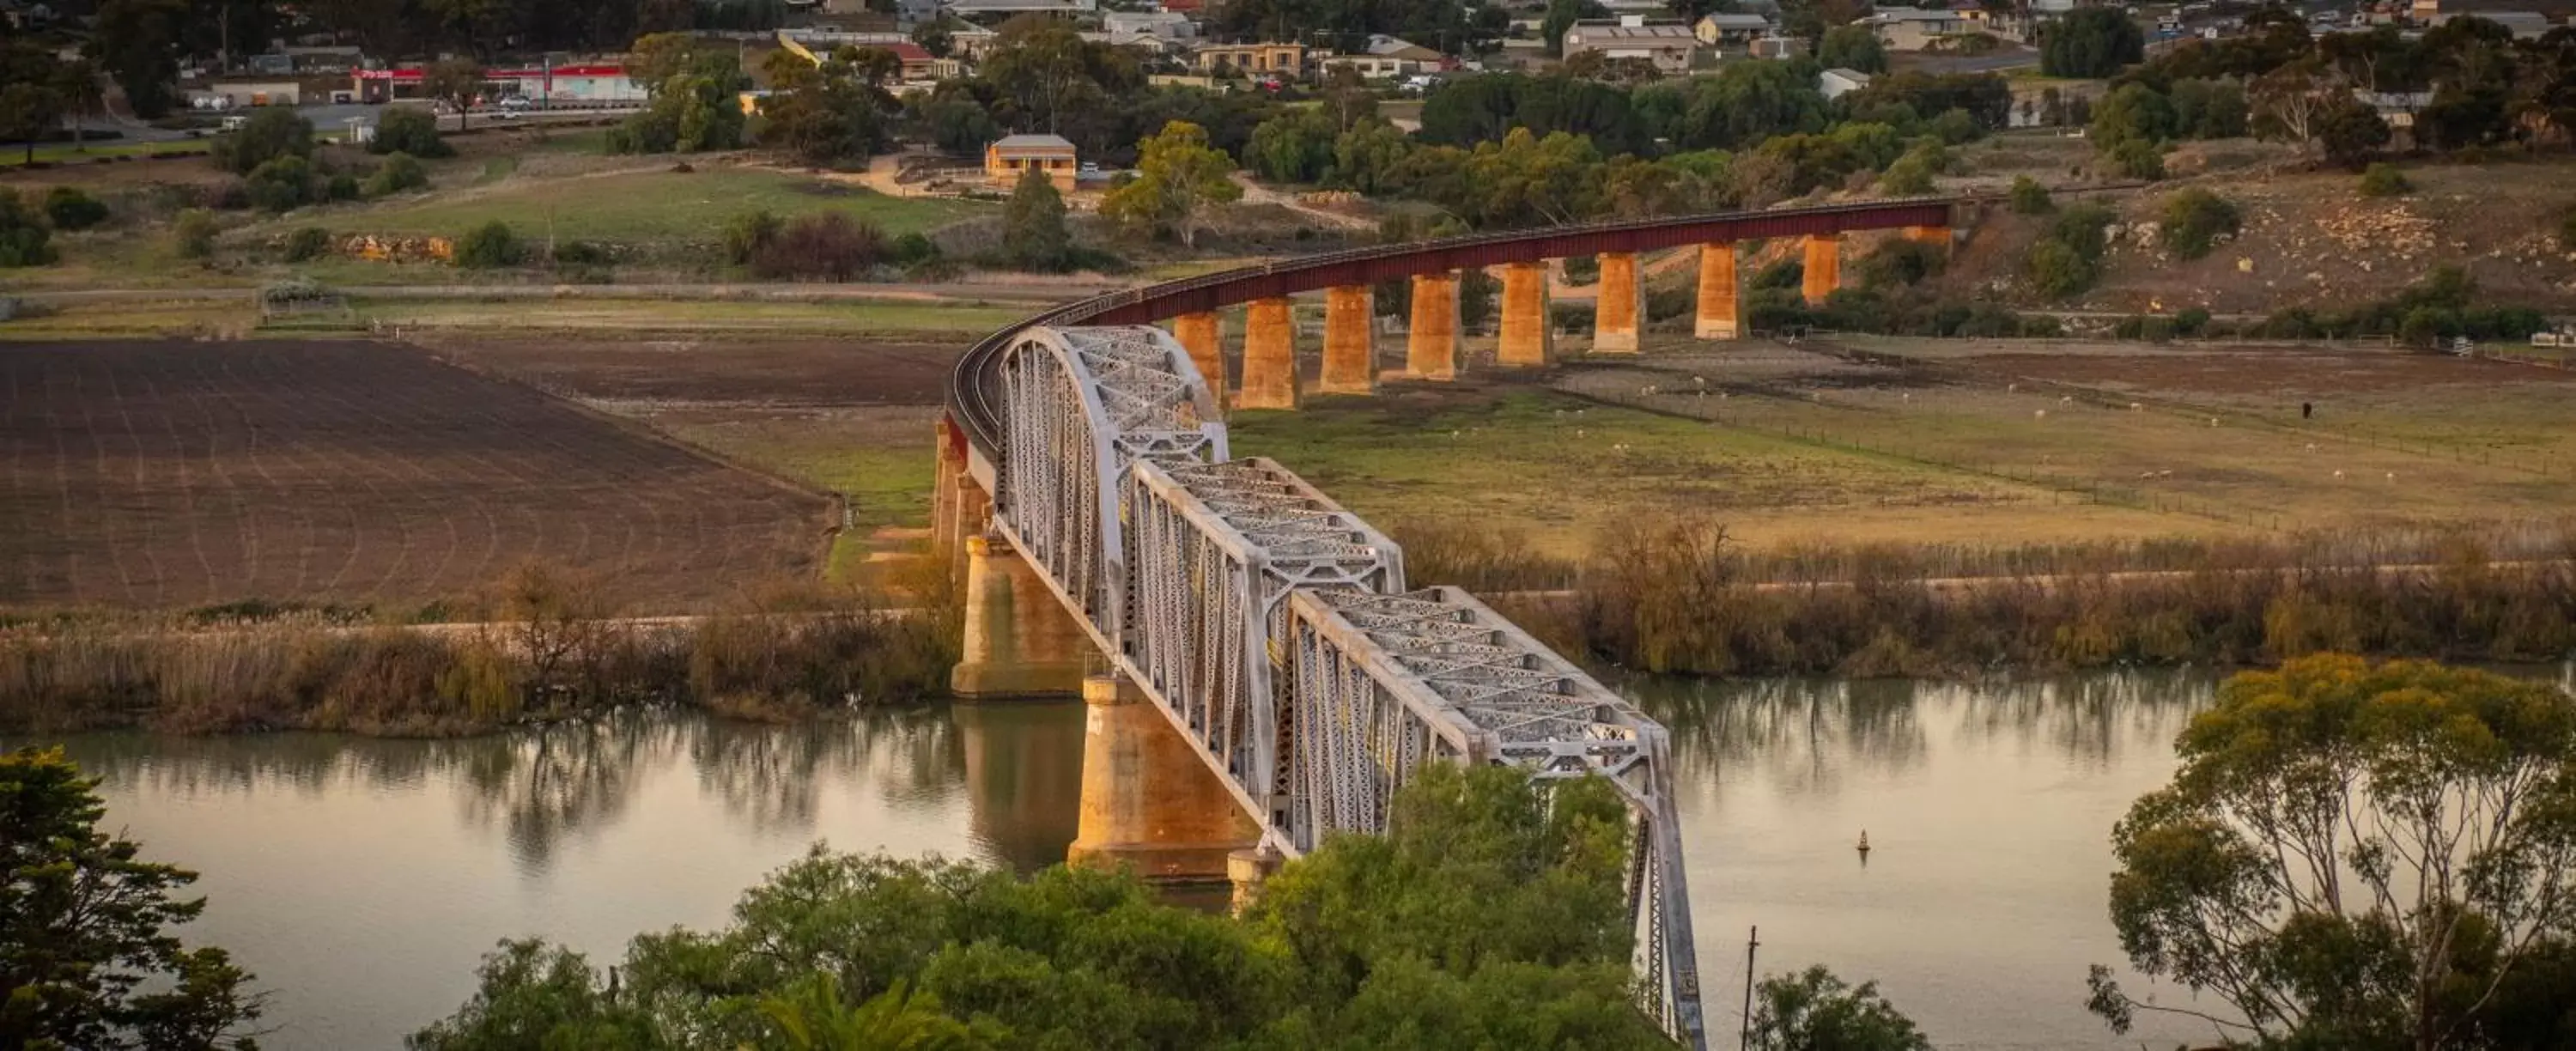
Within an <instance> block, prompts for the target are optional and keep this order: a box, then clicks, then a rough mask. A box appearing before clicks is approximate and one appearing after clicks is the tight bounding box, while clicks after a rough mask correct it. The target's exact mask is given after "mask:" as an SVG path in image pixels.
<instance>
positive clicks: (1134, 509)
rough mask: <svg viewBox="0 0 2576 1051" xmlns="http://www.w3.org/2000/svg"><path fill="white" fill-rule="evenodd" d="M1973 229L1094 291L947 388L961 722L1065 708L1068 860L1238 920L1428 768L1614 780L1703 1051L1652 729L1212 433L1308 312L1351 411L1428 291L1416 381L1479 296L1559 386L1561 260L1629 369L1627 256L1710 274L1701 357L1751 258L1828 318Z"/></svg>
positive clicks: (1640, 904)
mask: <svg viewBox="0 0 2576 1051" xmlns="http://www.w3.org/2000/svg"><path fill="white" fill-rule="evenodd" d="M1973 203H1974V202H1972V201H1970V200H1966V199H1905V200H1890V201H1872V202H1864V203H1852V204H1836V205H1825V206H1819V207H1807V208H1793V209H1780V210H1772V211H1754V212H1727V213H1717V214H1710V215H1695V216H1684V217H1675V218H1664V219H1646V220H1634V221H1623V222H1613V223H1602V224H1594V225H1585V226H1567V227H1556V228H1550V229H1541V230H1529V231H1516V232H1511V233H1499V234H1488V235H1479V236H1469V237H1458V238H1449V239H1444V240H1433V241H1424V242H1419V243H1412V244H1396V245H1383V246H1377V247H1372V248H1366V249H1360V250H1355V251H1346V252H1338V253H1332V254H1326V255H1318V256H1312V257H1306V258H1300V259H1294V260H1288V261H1284V262H1276V263H1269V264H1264V265H1260V266H1253V267H1245V268H1241V269H1235V270H1228V271H1224V272H1221V273H1214V274H1208V275H1203V276H1199V277H1192V278H1186V279H1182V280H1178V281H1170V282H1165V283H1162V284H1157V285H1151V286H1147V287H1142V288H1136V289H1129V290H1125V291H1120V292H1114V293H1109V294H1107V295H1102V296H1098V297H1095V298H1092V299H1087V300H1083V301H1081V302H1077V303H1072V304H1068V305H1065V306H1061V307H1058V308H1056V309H1054V310H1050V311H1048V312H1046V313H1043V314H1039V315H1037V316H1036V317H1032V318H1030V319H1028V320H1026V321H1024V322H1022V323H1020V324H1018V325H1015V326H1012V327H1010V328H1007V329H1004V330H1002V331H999V332H996V333H993V334H992V335H991V336H988V337H986V338H985V339H984V340H982V341H980V342H978V343H977V344H975V345H974V346H973V347H972V348H970V349H969V350H968V351H967V352H966V354H965V355H964V356H963V357H962V358H961V359H960V360H959V362H958V364H957V367H956V370H955V372H954V374H953V375H952V376H951V379H950V385H949V392H948V406H947V412H946V414H945V415H944V417H943V418H942V420H941V421H940V424H939V431H940V441H939V465H938V490H937V497H936V499H935V501H934V508H933V514H934V518H935V522H934V526H935V528H934V535H935V536H936V537H937V538H938V539H937V546H938V547H939V549H940V552H941V553H942V554H943V555H944V556H945V557H948V558H951V559H954V560H955V563H954V564H955V565H956V566H957V570H958V573H959V575H960V576H962V578H963V584H964V591H965V644H964V651H963V659H962V661H961V662H960V663H959V664H958V666H957V669H956V672H955V675H954V677H953V680H952V683H951V686H952V689H953V691H954V692H955V693H956V694H957V695H958V696H959V697H960V698H961V699H964V700H969V701H975V700H998V699H1005V698H1013V697H1028V696H1043V695H1069V694H1076V693H1078V694H1080V695H1081V696H1082V697H1083V699H1084V700H1085V702H1086V703H1087V704H1088V705H1089V718H1088V720H1087V723H1086V729H1085V736H1084V753H1083V771H1082V799H1081V803H1080V819H1079V825H1078V828H1077V832H1076V837H1075V840H1074V843H1073V846H1072V848H1071V850H1070V858H1069V860H1071V861H1073V862H1074V863H1077V864H1099V865H1131V866H1134V867H1135V868H1136V869H1137V870H1138V871H1139V872H1141V873H1142V874H1144V875H1145V876H1147V877H1149V878H1155V879H1164V880H1211V881H1212V880H1216V879H1226V880H1230V881H1232V883H1233V884H1234V887H1235V892H1236V901H1237V903H1238V904H1241V903H1243V902H1245V901H1248V900H1249V899H1250V898H1251V897H1252V896H1255V895H1257V894H1258V893H1259V888H1260V884H1261V882H1262V880H1263V879H1264V878H1265V877H1266V876H1267V875H1268V873H1269V872H1271V871H1273V870H1274V869H1275V868H1276V867H1277V865H1278V864H1280V862H1281V861H1282V860H1283V859H1285V858H1289V857H1294V856H1297V855H1300V854H1303V853H1304V852H1306V851H1309V850H1312V849H1314V848H1315V846H1317V845H1318V844H1319V843H1320V842H1321V841H1322V839H1323V838H1324V837H1325V836H1327V835H1330V834H1332V833H1334V832H1337V831H1345V830H1349V831H1383V830H1384V828H1385V823H1386V805H1387V801H1388V799H1389V798H1390V796H1391V795H1392V794H1393V793H1394V792H1395V790H1396V789H1397V788H1398V787H1400V786H1401V785H1402V784H1403V783H1404V782H1405V780H1406V779H1407V776H1408V775H1409V774H1410V773H1411V772H1412V771H1414V770H1416V769H1419V768H1420V767H1421V766H1422V765H1424V764H1427V763H1436V762H1446V763H1472V764H1505V765H1511V766H1515V767H1518V768H1520V769H1523V770H1526V771H1527V772H1528V773H1529V776H1531V777H1532V778H1534V779H1539V780H1552V779H1561V778H1570V777H1583V776H1601V777H1604V778H1607V779H1608V780H1609V781H1610V782H1611V783H1612V784H1613V785H1614V786H1616V787H1617V788H1618V789H1619V791H1620V792H1621V794H1622V796H1623V797H1624V798H1625V799H1626V800H1627V802H1628V806H1629V810H1630V814H1631V828H1630V842H1629V863H1628V900H1629V905H1630V915H1631V920H1632V933H1633V934H1634V935H1635V947H1636V948H1635V957H1634V959H1633V960H1632V964H1633V967H1634V970H1635V973H1636V976H1637V983H1636V998H1637V1004H1638V1007H1639V1009H1640V1010H1641V1011H1643V1012H1645V1014H1646V1015H1647V1016H1648V1017H1649V1018H1650V1019H1652V1020H1653V1021H1655V1022H1656V1023H1657V1024H1658V1025H1660V1026H1662V1027H1663V1029H1664V1031H1665V1032H1666V1033H1668V1034H1670V1035H1671V1036H1672V1037H1673V1038H1674V1039H1675V1040H1676V1041H1678V1042H1680V1043H1682V1044H1684V1045H1686V1046H1690V1047H1695V1048H1697V1047H1704V1046H1705V1045H1706V1035H1705V1031H1704V1026H1703V1024H1702V1019H1701V1010H1700V990H1699V980H1698V962H1697V959H1696V953H1695V950H1694V947H1693V939H1692V934H1691V925H1690V907H1689V897H1688V887H1687V885H1686V881H1685V879H1684V877H1683V867H1682V853H1681V843H1680V838H1679V832H1678V827H1677V826H1678V820H1677V815H1676V812H1675V810H1674V802H1673V796H1672V786H1671V780H1670V777H1671V775H1670V765H1669V755H1668V751H1667V749H1668V743H1667V738H1666V735H1665V732H1664V729H1663V727H1661V726H1659V725H1657V724H1656V723H1655V722H1654V721H1653V720H1651V719H1648V718H1646V717H1645V715H1644V714H1643V713H1641V712H1639V711H1638V710H1637V709H1636V708H1635V707H1634V706H1633V705H1631V704H1629V703H1628V702H1627V701H1626V700H1625V699H1624V698H1622V697H1620V696H1619V695H1618V694H1617V693H1615V692H1613V691H1611V690H1609V689H1608V688H1606V687H1604V686H1602V685H1601V684H1600V683H1599V682H1596V681H1594V680H1593V679H1592V678H1591V677H1590V676H1589V675H1587V674H1585V673H1584V672H1583V671H1582V670H1581V669H1579V668H1577V667H1576V666H1574V665H1573V664H1572V663H1571V662H1569V661H1567V660H1566V659H1565V658H1563V657H1561V656H1559V655H1557V654H1555V653H1553V652H1550V651H1549V650H1548V649H1547V648H1546V647H1544V646H1542V645H1540V644H1539V643H1538V642H1537V641H1536V640H1534V639H1532V638H1531V637H1530V636H1529V635H1528V634H1526V633H1524V632H1523V631H1521V630H1520V629H1519V628H1518V627H1516V626H1514V625H1512V624H1511V623H1510V622H1509V621H1507V620H1505V619H1504V618H1502V617H1501V616H1499V615H1497V614H1495V613H1494V611H1493V610H1491V609H1490V608H1487V607H1486V606H1485V605H1484V604H1483V603H1481V602H1479V601H1477V600H1476V599H1475V598H1474V597H1472V596H1470V595H1468V594H1467V593H1466V592H1464V591H1461V590H1459V589H1456V588H1451V587H1437V586H1430V587H1426V586H1423V585H1422V584H1421V583H1420V582H1416V581H1411V580H1409V579H1407V577H1406V575H1405V569H1404V556H1403V551H1402V549H1401V548H1400V547H1399V546H1398V545H1397V544H1396V543H1395V542H1394V541H1392V540H1390V539H1388V538H1387V537H1386V536H1385V535H1384V534H1382V533H1380V532H1379V531H1378V530H1376V529H1375V528H1373V527H1371V526H1370V525H1369V524H1368V523H1367V522H1365V521H1363V520H1361V519H1360V518H1359V517H1358V516H1357V515H1354V514H1352V513H1350V512H1349V511H1348V510H1346V509H1344V508H1343V507H1341V505H1339V504H1337V503H1335V502H1333V500H1332V499H1331V498H1330V497H1328V496H1326V495H1325V494H1323V493H1322V492H1319V491H1317V490H1316V489H1315V488H1314V487H1313V486H1311V485H1308V484H1307V483H1306V482H1305V481H1304V480H1302V479H1300V478H1298V477H1297V476H1296V475H1295V474H1294V473H1293V472H1291V471H1290V470H1288V469H1287V468H1286V467H1285V466H1283V465H1281V464H1278V463H1276V462H1274V461H1271V460H1267V459H1260V458H1251V459H1237V458H1235V457H1233V456H1232V454H1231V452H1230V451H1229V449H1228V447H1227V437H1226V429H1225V422H1224V413H1225V408H1226V405H1227V403H1228V401H1229V400H1230V401H1231V403H1232V404H1233V405H1234V406H1235V407H1240V408H1294V407H1295V406H1296V404H1297V400H1298V398H1299V395H1300V391H1299V382H1298V375H1297V368H1296V328H1295V326H1294V324H1293V322H1292V320H1291V306H1290V304H1291V300H1290V298H1289V297H1291V296H1293V295H1296V294H1298V293H1302V292H1314V291H1322V292H1324V293H1325V304H1326V320H1325V337H1324V347H1323V352H1324V353H1323V358H1324V360H1323V371H1322V376H1321V380H1320V385H1319V389H1321V390H1323V391H1328V392H1335V393H1349V394H1365V393H1369V392H1371V391H1372V390H1373V389H1374V387H1375V384H1376V383H1377V381H1378V376H1377V369H1376V348H1375V347H1374V345H1373V342H1372V341H1373V338H1374V331H1375V326H1374V324H1373V323H1372V315H1373V313H1374V311H1373V310H1372V304H1371V302H1370V288H1371V286H1372V285H1373V284H1374V283H1376V282H1380V281H1390V280H1399V279H1401V280H1410V281H1411V282H1412V289H1411V291H1412V296H1411V300H1412V302H1411V311H1410V312H1411V319H1410V320H1411V322H1412V323H1411V325H1410V327H1409V331H1408V334H1407V337H1406V350H1405V368H1404V370H1403V375H1404V376H1405V377H1406V378H1408V379H1415V380H1422V381H1432V382H1436V381H1441V380H1448V379H1452V378H1454V377H1456V376H1457V374H1458V370H1459V340H1458V337H1459V329H1460V324H1459V321H1460V319H1459V316H1458V301H1459V296H1458V285H1459V274H1460V272H1461V271H1463V270H1467V269H1473V268H1494V267H1500V268H1501V269H1502V271H1503V275H1504V277H1503V289H1502V296H1501V304H1500V310H1501V316H1500V321H1499V325H1498V348H1497V353H1496V361H1497V364H1498V365H1500V366H1502V367H1506V368H1511V367H1532V366H1542V365H1545V364H1547V363H1548V361H1549V360H1550V359H1549V354H1550V348H1549V332H1548V329H1549V323H1548V312H1547V284H1546V273H1547V271H1546V265H1547V261H1548V260H1551V259H1557V258H1564V257H1570V256H1581V255H1594V256H1598V257H1599V259H1600V263H1601V290H1600V294H1601V299H1600V302H1599V304H1598V306H1597V307H1596V310H1595V313H1594V324H1595V330H1594V338H1593V345H1592V352H1593V353H1595V354H1619V353H1635V352H1637V349H1638V334H1639V329H1640V328H1641V327H1642V323H1643V322H1644V320H1645V318H1644V313H1645V311H1644V308H1643V306H1644V305H1643V300H1642V285H1643V282H1642V276H1643V275H1642V274H1641V273H1640V272H1639V262H1638V259H1639V253H1642V252H1651V251H1660V250H1665V249H1674V248H1696V250H1697V252H1698V255H1699V263H1700V268H1699V288H1698V291H1699V297H1698V313H1697V318H1696V322H1695V325H1694V331H1695V333H1696V334H1697V335H1698V336H1699V337H1700V338H1702V339H1711V340H1727V339H1734V338H1736V337H1737V336H1738V335H1739V333H1740V332H1741V331H1742V330H1743V326H1742V323H1741V317H1740V315H1739V313H1738V295H1737V287H1738V285H1737V277H1736V257H1737V252H1736V243H1737V242H1739V241H1751V240H1764V239H1773V238H1790V237H1795V238H1800V239H1802V240H1803V242H1804V251H1805V262H1806V283H1805V287H1804V291H1805V293H1806V295H1807V297H1808V298H1809V299H1810V300H1811V301H1813V300H1821V299H1822V298H1823V297H1824V296H1825V295H1826V294H1827V293H1829V292H1830V291H1831V290H1832V289H1833V288H1834V287H1835V285H1836V283H1837V278H1838V275H1839V273H1840V261H1841V256H1840V253H1841V242H1842V238H1843V235H1844V234H1846V233H1848V232H1852V231H1861V230H1902V231H1905V235H1906V236H1910V237H1917V238H1924V239H1931V240H1937V241H1940V242H1942V243H1947V241H1948V238H1949V232H1950V229H1951V227H1952V226H1953V221H1954V216H1956V215H1959V214H1961V211H1962V209H1963V208H1965V207H1970V206H1972V205H1973ZM1237 305H1241V306H1243V307H1244V308H1245V310H1246V321H1245V324H1244V326H1243V333H1244V335H1243V339H1244V346H1243V352H1242V358H1243V362H1244V364H1243V376H1242V378H1241V382H1240V385H1239V386H1238V387H1236V388H1234V389H1233V390H1232V391H1231V392H1230V393H1231V394H1232V397H1231V398H1230V399H1229V398H1228V397H1227V395H1228V394H1229V390H1228V385H1227V383H1226V378H1225V368H1224V355H1223V354H1222V353H1221V348H1220V346H1219V343H1218V340H1219V334H1220V332H1221V331H1222V327H1221V326H1220V324H1219V320H1218V314H1217V311H1219V310H1222V309H1225V308H1228V307H1232V306H1237ZM1158 321H1168V322H1170V324H1171V330H1170V331H1166V330H1164V329H1162V328H1158V327H1154V325H1153V323H1154V322H1158ZM1497 921H1498V922H1510V921H1509V920H1508V919H1507V918H1501V917H1498V918H1497Z"/></svg>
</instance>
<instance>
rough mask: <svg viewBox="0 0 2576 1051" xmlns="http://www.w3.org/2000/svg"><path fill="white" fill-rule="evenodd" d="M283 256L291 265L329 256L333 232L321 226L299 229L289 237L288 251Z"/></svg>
mask: <svg viewBox="0 0 2576 1051" xmlns="http://www.w3.org/2000/svg"><path fill="white" fill-rule="evenodd" d="M282 254H283V255H284V256H285V258H286V261H287V262H290V263H309V262H312V261H313V260H316V259H320V258H322V257H323V256H326V255H329V254H331V231H329V230H325V229H323V228H321V227H319V226H305V227H299V228H297V229H296V231H295V232H294V233H292V234H289V235H287V238H286V250H285V252H284V253H282Z"/></svg>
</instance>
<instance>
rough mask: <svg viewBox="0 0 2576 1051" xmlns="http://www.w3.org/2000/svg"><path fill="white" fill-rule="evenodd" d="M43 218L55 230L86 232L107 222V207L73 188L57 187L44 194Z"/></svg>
mask: <svg viewBox="0 0 2576 1051" xmlns="http://www.w3.org/2000/svg"><path fill="white" fill-rule="evenodd" d="M45 218H47V219H50V220H52V221H53V224H54V229H56V230H87V229H89V228H90V227H93V226H97V225H98V224H100V223H103V222H106V221H107V205H106V204H104V203H101V202H100V201H99V199H98V198H96V197H92V196H90V195H88V194H86V193H82V192H81V191H80V190H79V189H77V188H75V187H70V186H57V187H54V188H53V189H52V190H50V191H48V192H47V193H46V194H45Z"/></svg>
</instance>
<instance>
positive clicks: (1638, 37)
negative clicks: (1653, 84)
mask: <svg viewBox="0 0 2576 1051" xmlns="http://www.w3.org/2000/svg"><path fill="white" fill-rule="evenodd" d="M1643 23H1644V20H1643V19H1642V18H1639V17H1637V16H1630V17H1629V18H1626V19H1622V20H1620V21H1617V22H1576V23H1574V24H1573V25H1572V26H1569V27H1567V28H1566V30H1565V46H1564V48H1563V52H1564V54H1565V57H1567V58H1573V57H1574V56H1576V55H1580V54H1582V53H1584V52H1587V51H1597V52H1599V53H1600V54H1601V57H1603V58H1606V59H1613V60H1616V59H1622V58H1642V59H1645V60H1647V61H1649V62H1652V63H1654V64H1655V69H1657V70H1658V71H1661V72H1663V73H1668V74H1671V73H1688V72H1690V67H1691V55H1692V54H1693V53H1695V52H1697V51H1698V50H1699V35H1698V34H1696V33H1693V32H1692V31H1691V27H1689V26H1685V25H1676V24H1670V23H1666V24H1659V25H1646V24H1643Z"/></svg>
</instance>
